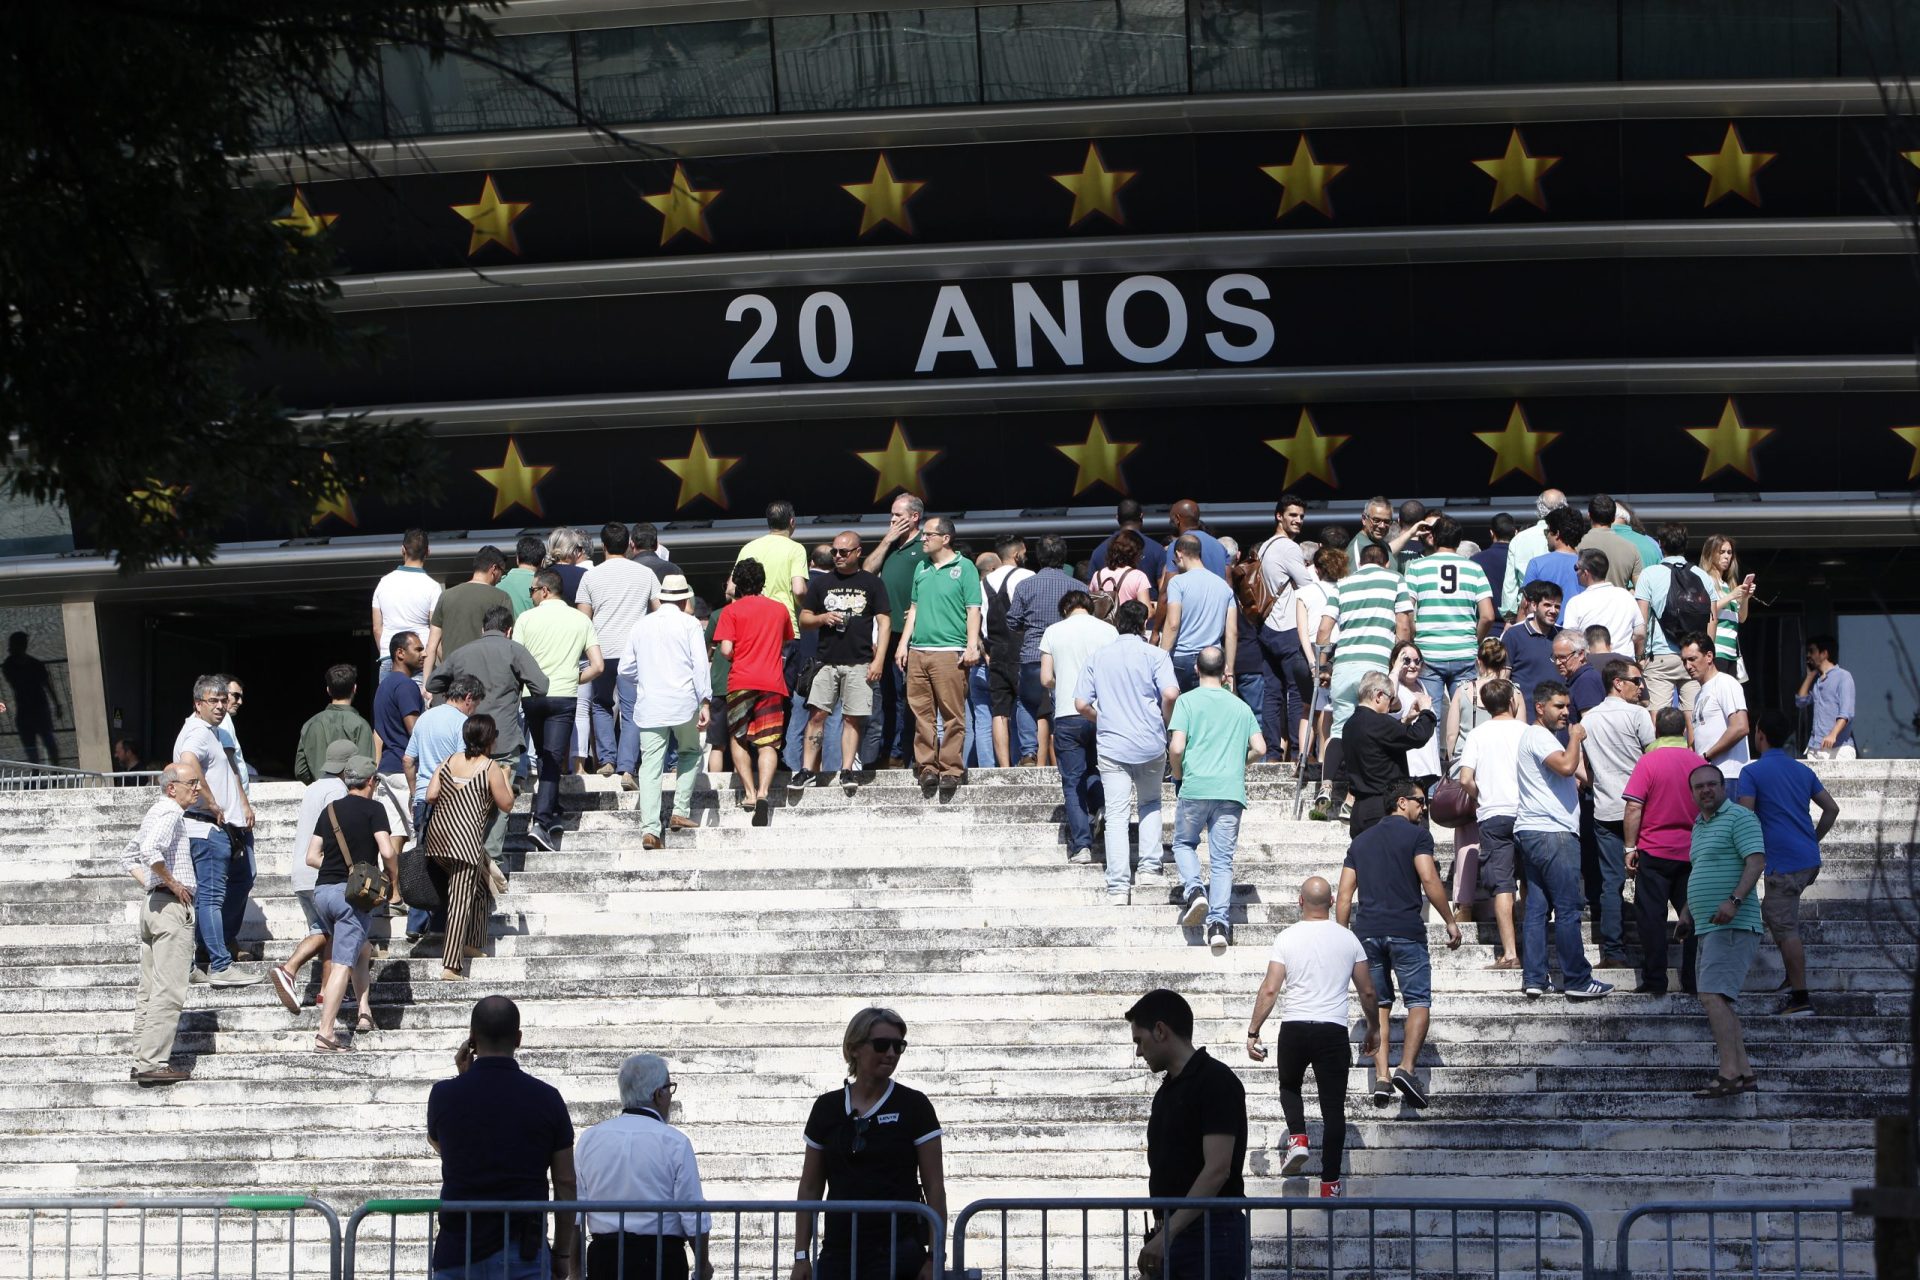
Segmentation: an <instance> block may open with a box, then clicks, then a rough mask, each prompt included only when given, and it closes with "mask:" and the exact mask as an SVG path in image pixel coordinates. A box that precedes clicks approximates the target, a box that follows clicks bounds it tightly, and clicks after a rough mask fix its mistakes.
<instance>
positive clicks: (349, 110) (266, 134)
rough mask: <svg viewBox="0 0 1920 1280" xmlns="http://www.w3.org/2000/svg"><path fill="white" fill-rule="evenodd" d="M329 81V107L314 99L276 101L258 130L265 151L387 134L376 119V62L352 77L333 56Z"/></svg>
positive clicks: (340, 59)
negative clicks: (277, 147) (281, 147)
mask: <svg viewBox="0 0 1920 1280" xmlns="http://www.w3.org/2000/svg"><path fill="white" fill-rule="evenodd" d="M330 79H331V83H330V84H329V86H328V88H327V90H326V93H327V96H328V97H329V98H331V99H332V102H331V104H329V103H328V102H325V101H321V100H320V99H318V98H307V97H301V98H299V99H295V98H294V97H293V96H291V95H288V96H285V97H282V98H280V99H279V100H278V101H277V102H275V103H274V104H273V106H272V107H271V108H269V110H268V112H267V115H266V118H265V119H264V120H263V121H262V123H261V125H260V140H261V141H262V142H264V143H266V144H267V145H269V146H304V147H326V146H337V145H338V144H339V143H340V142H341V141H342V140H343V139H344V140H346V141H350V142H357V141H361V140H364V139H367V138H377V137H379V136H380V135H381V134H383V133H385V132H386V120H385V119H384V118H383V117H382V116H381V113H380V66H379V63H378V62H371V63H369V64H368V65H367V66H365V67H363V68H362V69H361V71H360V74H359V75H358V76H355V75H354V74H353V70H352V68H351V67H349V66H348V65H347V60H346V58H345V56H344V55H336V56H335V57H334V60H333V74H332V76H331V78H330Z"/></svg>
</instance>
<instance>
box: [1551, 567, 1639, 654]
mask: <svg viewBox="0 0 1920 1280" xmlns="http://www.w3.org/2000/svg"><path fill="white" fill-rule="evenodd" d="M1634 563H1635V564H1636V565H1637V564H1638V563H1639V561H1637V560H1636V561H1635V562H1634ZM1608 564H1609V562H1608V560H1607V553H1606V552H1604V551H1600V550H1597V549H1596V548H1593V547H1588V548H1587V549H1586V550H1585V551H1582V552H1581V553H1580V556H1579V559H1578V560H1577V561H1576V562H1575V568H1574V573H1575V576H1577V577H1578V578H1579V579H1580V594H1579V595H1577V596H1575V597H1574V598H1573V599H1571V600H1569V601H1568V602H1567V607H1566V609H1565V611H1564V612H1562V613H1561V615H1560V625H1561V627H1562V628H1564V629H1565V630H1568V631H1577V632H1580V633H1582V634H1584V633H1585V632H1586V629H1587V628H1588V627H1591V626H1594V625H1596V624H1598V625H1600V626H1603V627H1605V628H1606V629H1607V637H1608V643H1607V647H1608V648H1609V649H1612V650H1614V651H1615V652H1616V653H1626V654H1631V653H1637V652H1639V651H1640V649H1641V648H1642V647H1643V644H1644V642H1643V641H1642V640H1640V639H1639V638H1638V637H1639V636H1643V635H1645V634H1646V629H1647V626H1646V623H1645V622H1643V621H1641V619H1640V602H1639V601H1637V600H1635V599H1634V598H1633V592H1631V591H1629V590H1627V589H1626V588H1625V587H1618V586H1615V585H1614V584H1613V583H1611V582H1609V581H1608V580H1607V572H1608Z"/></svg>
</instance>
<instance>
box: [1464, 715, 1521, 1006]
mask: <svg viewBox="0 0 1920 1280" xmlns="http://www.w3.org/2000/svg"><path fill="white" fill-rule="evenodd" d="M1519 700H1520V691H1519V690H1518V689H1516V688H1514V685H1513V681H1511V680H1489V681H1487V682H1486V683H1485V684H1483V685H1481V686H1480V702H1481V704H1482V705H1483V706H1485V707H1486V709H1487V713H1488V714H1489V715H1491V716H1492V717H1493V719H1491V720H1489V721H1487V722H1486V723H1485V724H1482V725H1480V726H1478V727H1477V728H1475V729H1474V730H1473V732H1471V733H1469V734H1468V735H1467V741H1466V745H1465V746H1464V747H1463V748H1462V749H1461V751H1460V785H1461V786H1463V787H1465V788H1466V789H1467V794H1468V795H1469V796H1471V797H1473V800H1474V819H1475V821H1476V822H1478V823H1479V825H1480V865H1479V868H1478V876H1477V883H1479V884H1480V885H1482V886H1484V887H1485V888H1486V890H1487V892H1488V893H1489V894H1491V895H1492V896H1493V918H1494V923H1495V925H1496V927H1497V928H1498V929H1499V932H1500V955H1499V956H1498V958H1496V959H1495V960H1494V962H1493V963H1492V964H1490V965H1488V966H1487V968H1489V969H1518V968H1519V967H1520V948H1519V946H1518V945H1517V943H1516V942H1515V939H1514V934H1513V896H1514V894H1515V893H1516V892H1517V891H1518V890H1519V887H1520V885H1519V877H1518V874H1517V871H1518V867H1519V856H1518V853H1517V851H1516V846H1515V844H1514V840H1513V820H1514V819H1515V818H1516V817H1518V816H1519V814H1520V779H1519V767H1520V739H1521V738H1522V737H1523V736H1524V735H1525V734H1526V731H1527V723H1526V721H1524V720H1522V719H1521V718H1520V706H1519Z"/></svg>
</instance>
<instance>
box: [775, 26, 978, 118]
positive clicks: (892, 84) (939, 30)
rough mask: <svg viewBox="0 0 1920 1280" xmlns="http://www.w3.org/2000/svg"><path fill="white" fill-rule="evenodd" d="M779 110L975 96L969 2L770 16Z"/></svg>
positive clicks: (929, 102) (946, 101) (924, 103)
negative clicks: (954, 5)
mask: <svg viewBox="0 0 1920 1280" xmlns="http://www.w3.org/2000/svg"><path fill="white" fill-rule="evenodd" d="M773 47H774V60H775V63H776V64H777V65H778V67H779V71H780V110H782V111H873V110H878V109H881V108H885V107H933V106H948V105H952V104H955V103H971V102H978V101H979V100H980V50H979V44H978V42H977V40H976V36H975V31H974V17H973V10H971V9H894V10H891V11H889V12H886V13H833V14H818V15H812V16H808V17H803V18H776V19H774V22H773Z"/></svg>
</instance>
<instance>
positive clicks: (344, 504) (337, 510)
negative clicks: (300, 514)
mask: <svg viewBox="0 0 1920 1280" xmlns="http://www.w3.org/2000/svg"><path fill="white" fill-rule="evenodd" d="M320 457H321V460H322V461H324V462H325V463H326V464H327V468H328V470H329V472H332V469H333V455H332V454H330V453H323V454H321V455H320ZM333 479H334V484H333V486H332V487H331V488H329V489H328V490H327V491H326V492H324V493H322V494H321V495H320V501H319V502H318V503H316V504H315V505H314V508H313V519H312V520H310V521H309V522H308V524H309V525H317V524H319V523H320V522H321V521H322V520H325V519H326V518H327V517H328V516H339V517H340V518H341V519H342V520H344V521H346V522H347V523H348V524H350V525H352V526H353V527H354V528H356V529H358V528H359V527H360V517H359V516H358V515H357V514H356V513H355V512H354V509H353V498H352V496H351V495H350V494H348V492H347V486H346V485H345V484H344V483H342V482H341V480H340V477H339V475H338V474H337V473H335V474H334V476H333Z"/></svg>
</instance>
